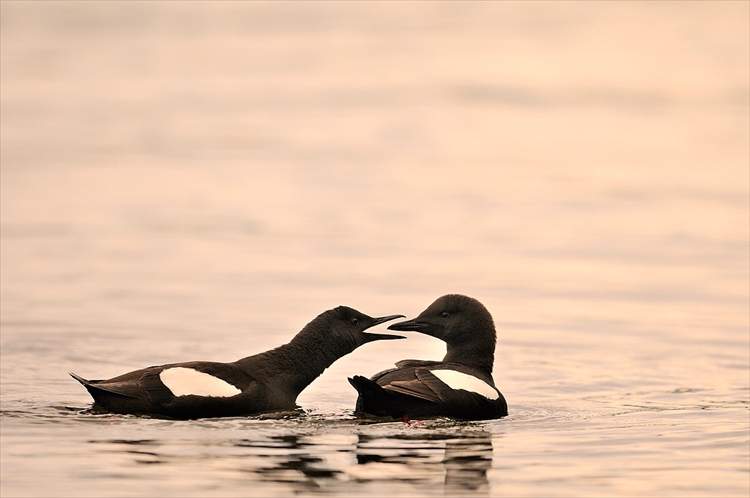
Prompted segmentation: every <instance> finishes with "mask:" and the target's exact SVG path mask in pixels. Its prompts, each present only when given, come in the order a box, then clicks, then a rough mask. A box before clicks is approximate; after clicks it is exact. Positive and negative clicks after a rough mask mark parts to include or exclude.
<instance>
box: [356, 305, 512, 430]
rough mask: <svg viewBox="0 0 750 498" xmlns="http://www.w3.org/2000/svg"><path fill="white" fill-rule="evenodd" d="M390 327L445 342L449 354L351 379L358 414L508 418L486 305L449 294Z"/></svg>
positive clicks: (492, 329) (398, 365)
mask: <svg viewBox="0 0 750 498" xmlns="http://www.w3.org/2000/svg"><path fill="white" fill-rule="evenodd" d="M388 328H389V329H390V330H399V331H413V332H421V333H422V334H427V335H430V336H433V337H436V338H438V339H441V340H443V341H445V343H446V345H447V353H446V355H445V357H444V358H443V360H442V361H425V360H402V361H399V362H398V363H396V368H392V369H389V370H385V371H383V372H380V373H377V374H375V375H374V376H373V377H372V378H370V379H367V378H366V377H362V376H355V377H352V378H350V379H349V383H350V384H351V385H352V386H354V388H355V389H356V390H357V392H358V393H359V396H358V398H357V404H356V408H355V412H357V413H359V414H369V415H375V416H389V417H393V418H400V419H410V418H423V417H436V416H446V417H452V418H458V419H465V420H485V419H494V418H500V417H504V416H506V415H508V405H507V403H506V401H505V398H504V397H503V395H502V394H501V393H500V391H499V390H498V389H497V388H496V387H495V382H494V380H493V379H492V367H493V364H494V358H495V342H496V334H495V324H494V322H493V321H492V315H490V312H489V311H487V308H485V307H484V305H482V303H480V302H479V301H477V300H476V299H472V298H470V297H467V296H462V295H459V294H449V295H446V296H443V297H440V298H438V299H437V300H436V301H435V302H434V303H432V304H431V305H430V306H429V307H428V308H427V309H426V310H424V311H423V312H422V313H421V314H420V315H419V316H418V317H416V318H414V319H413V320H408V321H405V322H399V323H394V324H393V325H391V326H390V327H388Z"/></svg>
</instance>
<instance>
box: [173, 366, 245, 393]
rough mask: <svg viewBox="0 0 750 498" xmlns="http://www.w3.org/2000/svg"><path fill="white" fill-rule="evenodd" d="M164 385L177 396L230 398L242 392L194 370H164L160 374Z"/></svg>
mask: <svg viewBox="0 0 750 498" xmlns="http://www.w3.org/2000/svg"><path fill="white" fill-rule="evenodd" d="M159 378H160V379H161V382H162V384H164V385H165V386H167V389H169V390H170V391H172V394H174V395H175V396H188V395H190V394H193V395H195V396H217V397H229V396H235V395H237V394H240V393H241V392H242V391H240V390H239V389H237V388H236V387H234V386H233V385H232V384H230V383H228V382H225V381H223V380H221V379H220V378H218V377H214V376H213V375H210V374H207V373H203V372H199V371H198V370H193V369H192V368H184V367H174V368H167V369H165V370H162V371H161V373H160V374H159Z"/></svg>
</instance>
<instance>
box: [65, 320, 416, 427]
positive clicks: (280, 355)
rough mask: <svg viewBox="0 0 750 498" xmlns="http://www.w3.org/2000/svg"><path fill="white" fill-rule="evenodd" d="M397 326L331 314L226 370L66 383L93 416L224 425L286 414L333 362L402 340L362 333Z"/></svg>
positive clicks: (180, 368)
mask: <svg viewBox="0 0 750 498" xmlns="http://www.w3.org/2000/svg"><path fill="white" fill-rule="evenodd" d="M395 318H403V315H391V316H384V317H381V318H372V317H369V316H367V315H365V314H364V313H360V312H359V311H357V310H355V309H352V308H348V307H346V306H339V307H338V308H335V309H332V310H328V311H326V312H324V313H321V314H320V315H318V317H316V318H315V319H314V320H313V321H311V322H310V323H308V324H307V325H306V326H305V328H303V329H302V331H300V332H299V333H298V334H297V335H296V336H295V337H294V338H293V339H292V340H291V341H290V342H289V343H288V344H285V345H283V346H280V347H278V348H276V349H272V350H270V351H267V352H265V353H260V354H256V355H253V356H248V357H247V358H242V359H241V360H237V361H235V362H233V363H217V362H211V361H191V362H186V363H172V364H168V365H159V366H153V367H149V368H144V369H142V370H136V371H134V372H130V373H126V374H123V375H120V376H118V377H114V378H112V379H109V380H86V379H84V378H82V377H80V376H78V375H76V374H74V373H71V374H70V375H71V376H72V377H73V378H74V379H76V380H77V381H78V382H80V383H81V384H83V385H84V387H86V389H88V391H89V393H90V394H91V396H92V397H93V398H94V408H103V409H105V410H107V411H110V412H114V413H122V414H139V415H157V416H165V417H170V418H177V419H194V418H204V417H232V416H241V415H251V414H257V413H264V412H273V411H283V410H293V409H295V408H296V403H295V402H296V400H297V396H298V395H299V394H300V393H301V392H302V390H303V389H305V387H307V386H308V385H309V384H310V383H311V382H312V381H313V380H315V379H316V378H317V377H318V376H319V375H320V374H321V373H323V370H325V369H326V368H328V367H329V366H330V365H331V364H332V363H333V362H334V361H336V360H338V359H339V358H341V357H342V356H345V355H347V354H349V353H351V352H352V351H354V350H355V349H357V348H358V347H359V346H361V345H363V344H366V343H368V342H372V341H377V340H385V339H404V337H402V336H397V335H387V334H372V333H365V332H364V331H365V330H367V329H369V328H370V327H373V326H375V325H379V324H381V323H384V322H387V321H389V320H393V319H395Z"/></svg>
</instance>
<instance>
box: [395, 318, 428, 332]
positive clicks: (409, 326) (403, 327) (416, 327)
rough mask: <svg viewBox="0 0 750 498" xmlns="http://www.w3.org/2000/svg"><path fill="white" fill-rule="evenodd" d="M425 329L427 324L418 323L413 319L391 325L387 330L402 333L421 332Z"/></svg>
mask: <svg viewBox="0 0 750 498" xmlns="http://www.w3.org/2000/svg"><path fill="white" fill-rule="evenodd" d="M427 327H428V324H427V323H425V322H419V321H417V319H416V318H415V319H414V320H407V321H405V322H399V323H394V324H393V325H391V326H390V327H388V330H400V331H403V332H422V331H423V330H424V329H426V328H427Z"/></svg>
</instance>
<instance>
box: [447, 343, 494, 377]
mask: <svg viewBox="0 0 750 498" xmlns="http://www.w3.org/2000/svg"><path fill="white" fill-rule="evenodd" d="M488 350H489V351H490V352H489V353H487V351H488ZM443 361H444V362H446V363H460V364H461V365H466V366H470V367H474V368H476V369H478V370H480V371H482V372H484V373H486V374H487V375H489V376H490V377H491V376H492V368H493V366H494V363H495V347H494V344H493V345H492V347H488V346H485V347H482V345H472V344H469V345H466V344H464V345H460V346H453V347H451V346H450V345H449V346H448V349H447V352H446V354H445V357H444V358H443Z"/></svg>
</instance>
